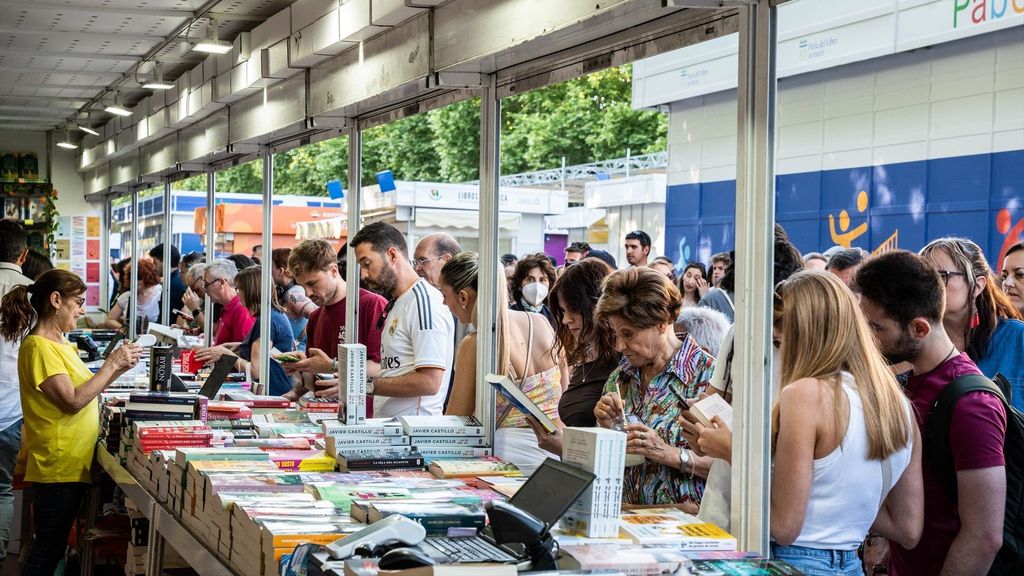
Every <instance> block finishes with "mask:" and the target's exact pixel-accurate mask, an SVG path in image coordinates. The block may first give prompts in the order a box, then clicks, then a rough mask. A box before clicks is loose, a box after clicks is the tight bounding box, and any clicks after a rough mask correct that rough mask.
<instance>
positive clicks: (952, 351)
mask: <svg viewBox="0 0 1024 576" xmlns="http://www.w3.org/2000/svg"><path fill="white" fill-rule="evenodd" d="M954 354H956V344H954V345H953V347H952V348H950V350H949V354H946V357H945V358H943V359H942V362H939V363H938V364H936V365H935V368H938V367H939V366H942V365H943V364H945V363H946V361H947V360H949V359H950V358H952V357H953V355H954ZM935 368H932V370H935ZM929 372H931V370H929ZM910 374H911V376H915V374H914V373H913V371H911V373H910ZM904 389H905V390H906V391H907V397H908V398H913V397H914V396H916V395H917V392H918V390H920V389H921V385H918V386H917V387H916V388H914V389H913V390H911V389H910V378H907V383H906V385H905V386H904Z"/></svg>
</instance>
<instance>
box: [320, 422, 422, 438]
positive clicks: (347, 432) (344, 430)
mask: <svg viewBox="0 0 1024 576" xmlns="http://www.w3.org/2000/svg"><path fill="white" fill-rule="evenodd" d="M320 425H321V427H322V430H323V434H324V436H338V437H341V436H402V435H404V434H405V433H404V432H403V431H402V427H401V426H368V425H365V424H364V425H360V426H346V425H344V424H339V423H338V422H337V421H336V420H327V421H324V422H321V423H320Z"/></svg>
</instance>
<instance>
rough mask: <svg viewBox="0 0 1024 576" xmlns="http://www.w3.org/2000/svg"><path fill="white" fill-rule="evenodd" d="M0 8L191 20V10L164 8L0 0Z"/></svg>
mask: <svg viewBox="0 0 1024 576" xmlns="http://www.w3.org/2000/svg"><path fill="white" fill-rule="evenodd" d="M0 7H4V8H12V9H18V10H56V11H58V12H88V13H96V14H125V15H128V16H164V17H170V18H191V17H192V11H191V10H168V9H163V8H136V7H134V6H133V7H131V8H114V7H111V6H73V5H70V4H54V3H50V2H23V1H20V0H0Z"/></svg>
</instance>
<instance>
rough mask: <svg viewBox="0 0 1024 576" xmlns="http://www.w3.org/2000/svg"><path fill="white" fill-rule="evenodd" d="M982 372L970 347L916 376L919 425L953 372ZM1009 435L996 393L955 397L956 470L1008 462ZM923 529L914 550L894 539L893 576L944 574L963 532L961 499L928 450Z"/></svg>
mask: <svg viewBox="0 0 1024 576" xmlns="http://www.w3.org/2000/svg"><path fill="white" fill-rule="evenodd" d="M964 374H981V372H980V371H979V370H978V367H977V366H975V364H974V362H973V361H972V360H971V359H970V357H969V356H967V354H965V353H961V354H960V355H959V356H954V357H952V358H950V359H949V360H946V361H945V362H943V363H942V364H939V365H938V366H937V367H936V368H935V369H934V370H932V371H931V372H928V373H926V374H921V375H920V376H916V375H915V376H911V377H910V380H909V381H908V382H907V385H906V387H905V390H906V393H907V396H908V397H909V398H910V401H911V403H913V405H914V412H915V417H916V418H917V425H918V426H919V427H920V428H921V432H922V434H923V433H924V430H925V426H926V422H927V418H928V414H929V412H930V411H931V409H932V407H933V406H934V405H935V401H936V400H938V398H939V393H940V392H942V389H943V388H945V387H946V385H947V384H949V383H950V382H952V381H953V379H954V378H956V377H958V376H962V375H964ZM1005 436H1006V412H1005V411H1004V410H1003V404H1002V402H1000V401H999V399H997V398H996V397H995V396H993V395H991V394H988V393H985V392H972V393H970V394H967V395H965V396H964V397H962V398H961V399H960V401H959V402H957V403H956V407H955V408H954V409H953V416H952V418H951V420H950V426H949V444H950V448H951V449H952V452H953V466H954V467H955V468H956V470H957V471H960V470H977V469H981V468H992V467H996V466H1005V464H1006V462H1005V460H1004V458H1003V438H1005ZM922 468H923V476H924V533H923V534H922V535H921V541H920V542H919V543H918V544H917V547H916V548H914V549H913V550H906V549H904V548H902V547H901V546H900V545H898V544H896V543H895V542H893V543H892V545H891V547H890V549H889V550H890V551H889V574H892V575H893V576H909V575H915V576H917V575H931V574H939V572H941V571H942V565H943V563H944V562H945V561H946V553H947V552H949V547H950V545H952V543H953V539H954V538H956V535H957V533H959V532H960V514H959V512H958V510H957V504H956V502H954V501H953V500H952V499H951V498H950V497H949V495H948V493H947V490H946V488H945V486H944V485H943V483H942V480H941V474H940V470H938V469H936V467H935V466H934V463H933V462H931V460H930V459H929V458H928V454H927V452H925V453H924V458H923V462H922Z"/></svg>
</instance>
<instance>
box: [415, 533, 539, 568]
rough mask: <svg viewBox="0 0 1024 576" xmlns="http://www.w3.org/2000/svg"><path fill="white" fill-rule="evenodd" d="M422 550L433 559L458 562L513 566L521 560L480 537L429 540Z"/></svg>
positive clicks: (422, 546) (423, 544) (422, 545)
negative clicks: (497, 563) (438, 557)
mask: <svg viewBox="0 0 1024 576" xmlns="http://www.w3.org/2000/svg"><path fill="white" fill-rule="evenodd" d="M419 546H420V548H422V549H423V551H424V552H426V553H427V555H429V556H431V557H437V556H440V557H446V558H450V561H451V562H453V563H456V562H499V563H504V564H513V563H516V562H519V559H518V558H516V557H515V556H512V555H511V554H509V553H507V552H505V551H504V550H502V549H501V548H498V547H497V546H495V545H494V544H491V543H490V542H488V541H487V540H484V539H483V538H481V537H479V536H470V537H466V538H446V537H437V538H427V539H426V540H424V541H423V542H421V543H420V545H419Z"/></svg>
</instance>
